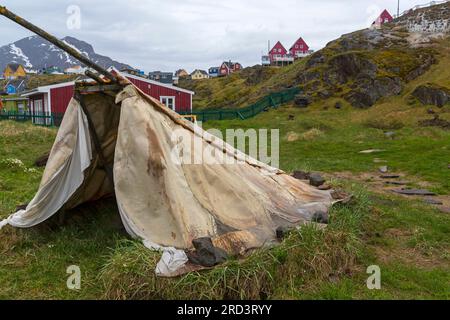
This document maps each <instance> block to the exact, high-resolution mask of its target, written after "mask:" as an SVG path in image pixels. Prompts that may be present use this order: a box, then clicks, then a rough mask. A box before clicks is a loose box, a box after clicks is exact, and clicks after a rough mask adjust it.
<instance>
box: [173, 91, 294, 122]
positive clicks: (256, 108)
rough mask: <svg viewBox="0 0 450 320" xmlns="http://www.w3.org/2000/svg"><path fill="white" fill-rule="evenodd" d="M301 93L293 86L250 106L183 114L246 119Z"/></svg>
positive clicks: (290, 99) (205, 119)
mask: <svg viewBox="0 0 450 320" xmlns="http://www.w3.org/2000/svg"><path fill="white" fill-rule="evenodd" d="M299 93H300V88H291V89H287V90H284V91H280V92H276V93H272V94H270V95H268V96H266V97H264V98H262V99H260V100H259V101H257V102H255V103H254V104H251V105H250V106H248V107H245V108H241V109H207V110H196V111H195V110H194V111H192V112H181V114H182V115H187V114H193V115H195V116H197V121H203V122H205V121H208V120H232V119H241V120H245V119H248V118H251V117H254V116H256V115H257V114H259V113H261V112H263V111H264V110H268V109H270V108H277V107H278V106H280V105H281V104H283V103H287V102H290V101H292V100H294V98H295V96H296V95H297V94H299Z"/></svg>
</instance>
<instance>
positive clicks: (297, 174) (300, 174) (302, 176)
mask: <svg viewBox="0 0 450 320" xmlns="http://www.w3.org/2000/svg"><path fill="white" fill-rule="evenodd" d="M292 176H293V177H294V178H295V179H299V180H309V173H308V172H305V171H301V170H298V171H294V173H293V174H292Z"/></svg>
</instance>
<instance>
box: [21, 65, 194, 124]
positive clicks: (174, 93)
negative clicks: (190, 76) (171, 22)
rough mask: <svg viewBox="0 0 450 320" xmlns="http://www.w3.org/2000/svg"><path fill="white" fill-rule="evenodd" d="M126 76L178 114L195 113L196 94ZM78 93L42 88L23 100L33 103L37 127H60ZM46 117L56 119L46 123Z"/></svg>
mask: <svg viewBox="0 0 450 320" xmlns="http://www.w3.org/2000/svg"><path fill="white" fill-rule="evenodd" d="M110 71H111V70H110ZM114 71H116V70H114ZM116 72H117V71H116ZM122 75H123V76H125V77H126V78H127V79H128V80H130V81H131V82H132V83H133V84H134V85H135V86H136V87H138V88H139V89H141V90H142V91H143V92H144V93H146V94H148V95H149V96H151V97H153V98H155V99H158V100H159V101H161V102H162V103H163V104H165V105H166V106H167V107H168V108H170V109H172V110H174V111H177V112H192V96H193V95H194V92H192V91H189V90H185V89H182V88H178V87H175V86H173V85H170V84H164V83H161V82H157V81H153V80H149V79H146V78H142V77H139V76H135V75H130V74H123V73H122ZM74 89H75V82H66V83H59V84H55V85H50V86H45V87H38V88H36V89H34V90H32V91H29V92H27V93H24V94H23V95H22V96H24V97H29V99H30V112H31V114H32V117H33V123H36V124H45V125H51V124H55V125H59V123H60V122H61V120H62V117H63V115H64V113H65V112H66V109H67V107H68V105H69V102H70V100H71V99H72V97H73V94H74ZM42 115H46V116H52V117H51V118H50V117H49V118H48V119H46V118H43V117H42ZM39 116H41V117H39Z"/></svg>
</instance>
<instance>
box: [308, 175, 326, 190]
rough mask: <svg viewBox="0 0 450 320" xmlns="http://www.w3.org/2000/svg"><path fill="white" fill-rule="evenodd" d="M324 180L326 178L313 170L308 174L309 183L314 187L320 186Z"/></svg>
mask: <svg viewBox="0 0 450 320" xmlns="http://www.w3.org/2000/svg"><path fill="white" fill-rule="evenodd" d="M325 181H326V180H325V179H324V178H323V177H322V176H321V175H320V174H319V173H317V172H313V173H311V174H310V175H309V184H310V185H312V186H314V187H320V186H321V185H323V184H324V183H325Z"/></svg>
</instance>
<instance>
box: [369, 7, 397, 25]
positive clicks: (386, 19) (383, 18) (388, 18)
mask: <svg viewBox="0 0 450 320" xmlns="http://www.w3.org/2000/svg"><path fill="white" fill-rule="evenodd" d="M393 20H394V18H393V17H392V15H391V14H390V13H389V11H387V10H386V9H384V11H383V12H382V13H381V14H380V16H379V17H378V18H377V19H376V20H375V21H374V22H373V23H372V26H381V25H382V24H385V23H390V22H392V21H393Z"/></svg>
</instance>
